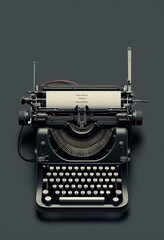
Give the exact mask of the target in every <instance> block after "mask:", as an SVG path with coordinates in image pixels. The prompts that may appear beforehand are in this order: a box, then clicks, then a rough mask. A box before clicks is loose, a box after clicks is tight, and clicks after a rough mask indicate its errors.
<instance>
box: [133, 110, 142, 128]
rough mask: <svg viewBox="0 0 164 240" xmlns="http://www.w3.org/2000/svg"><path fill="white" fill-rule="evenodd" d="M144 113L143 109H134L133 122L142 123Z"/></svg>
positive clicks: (134, 123) (135, 123)
mask: <svg viewBox="0 0 164 240" xmlns="http://www.w3.org/2000/svg"><path fill="white" fill-rule="evenodd" d="M142 122H143V114H142V111H134V112H133V113H132V123H133V125H142Z"/></svg>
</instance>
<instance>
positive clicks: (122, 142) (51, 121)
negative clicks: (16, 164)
mask: <svg viewBox="0 0 164 240" xmlns="http://www.w3.org/2000/svg"><path fill="white" fill-rule="evenodd" d="M34 85H35V81H34ZM79 90H80V91H121V107H120V108H118V109H114V108H108V109H96V110H95V109H89V108H88V106H85V107H84V108H83V109H82V108H79V107H78V106H76V107H75V108H74V109H69V110H68V109H66V110H65V109H57V108H52V109H51V108H46V106H45V95H46V92H47V91H54V92H55V91H79ZM28 93H29V94H30V97H29V98H24V97H23V98H22V99H21V102H22V104H25V103H27V104H29V105H30V106H31V107H30V110H29V111H20V112H19V124H20V125H23V126H24V125H32V126H33V127H34V128H35V129H36V149H35V155H36V176H37V182H36V209H37V210H38V212H39V213H40V214H42V215H43V216H47V217H51V216H52V217H53V218H54V217H57V218H60V217H61V218H65V217H66V218H67V217H68V218H70V217H76V218H79V216H80V218H82V217H95V216H96V217H98V218H101V217H106V216H107V217H110V216H112V217H113V213H114V216H120V215H122V213H125V212H126V210H127V209H128V205H129V201H128V162H129V160H130V147H129V138H130V130H131V127H132V125H141V124H142V112H141V111H133V110H132V107H133V106H134V105H135V104H136V103H138V102H147V101H145V100H134V99H133V97H134V93H133V91H132V90H131V48H128V84H127V85H125V86H123V87H122V86H113V85H112V86H111V85H82V86H74V85H69V86H61V85H58V86H57V85H42V86H34V90H33V91H28ZM52 112H53V113H55V114H59V116H60V113H62V114H65V113H66V115H65V116H64V115H63V117H55V116H53V115H52ZM96 112H97V113H99V114H98V116H96ZM69 113H73V117H71V116H69ZM92 113H95V115H94V116H92V117H90V115H89V114H92ZM101 113H107V115H106V117H102V116H101ZM81 115H82V117H81ZM88 120H89V121H92V122H94V123H96V124H97V125H98V126H105V125H108V126H110V127H111V128H113V129H115V141H114V144H113V146H112V149H111V150H110V151H109V152H108V153H107V154H106V155H105V156H104V157H101V158H100V159H98V160H93V159H92V160H89V159H87V160H85V161H84V160H80V159H78V160H72V161H71V160H66V159H63V158H62V157H61V156H59V155H58V154H57V153H56V152H55V151H54V149H53V148H52V146H51V143H50V140H49V134H48V131H49V130H48V129H49V128H51V127H53V126H66V125H67V124H68V122H71V121H74V122H77V124H78V125H79V126H84V124H86V123H87V121H88ZM54 163H58V164H63V163H64V164H65V165H66V164H68V165H69V164H71V165H77V166H78V165H80V164H83V165H84V164H89V165H91V164H94V163H95V164H99V163H100V164H101V165H103V164H109V165H110V164H113V165H120V166H121V176H122V180H123V181H122V193H123V201H122V203H121V204H119V205H118V206H117V205H113V204H96V205H95V204H93V205H92V204H78V205H77V204H71V205H69V204H64V205H62V204H61V205H60V204H51V205H45V204H44V203H43V202H42V201H41V195H42V179H43V176H42V166H43V165H44V164H54ZM70 213H71V215H70Z"/></svg>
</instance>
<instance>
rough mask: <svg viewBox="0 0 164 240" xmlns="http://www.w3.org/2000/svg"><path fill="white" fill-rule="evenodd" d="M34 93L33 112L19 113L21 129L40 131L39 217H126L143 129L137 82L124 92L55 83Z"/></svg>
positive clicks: (117, 88)
mask: <svg viewBox="0 0 164 240" xmlns="http://www.w3.org/2000/svg"><path fill="white" fill-rule="evenodd" d="M128 51H129V52H128V54H131V49H128ZM128 56H129V58H130V57H131V55H128ZM129 61H131V59H130V60H129ZM129 78H130V77H129ZM59 82H60V80H59ZM29 93H30V97H29V98H22V99H21V102H22V104H25V103H27V104H29V105H30V110H29V111H20V112H19V124H20V125H22V126H24V125H32V126H33V127H34V129H35V130H36V148H35V160H36V207H37V210H38V212H40V213H42V214H45V215H47V216H50V215H52V216H55V215H56V216H59V215H60V216H63V217H64V216H67V217H69V218H71V216H74V215H75V216H76V217H82V216H87V215H88V216H94V217H95V218H99V217H101V216H106V215H108V216H110V215H112V214H122V213H124V212H125V211H126V210H127V209H128V202H129V201H128V164H129V160H130V144H129V138H130V134H131V133H130V129H131V127H132V125H141V124H142V112H141V111H136V110H133V105H135V103H136V102H138V101H139V100H133V97H134V94H133V92H132V91H131V81H130V80H129V81H128V84H127V85H126V86H123V87H122V86H109V85H105V86H104V85H82V86H77V85H73V84H70V85H65V86H63V85H61V84H60V85H58V84H55V82H52V83H51V84H49V83H48V84H45V85H42V86H36V87H35V89H34V91H31V92H29ZM61 94H62V96H61ZM110 101H111V102H112V103H110ZM61 102H62V103H61ZM96 105H98V107H96Z"/></svg>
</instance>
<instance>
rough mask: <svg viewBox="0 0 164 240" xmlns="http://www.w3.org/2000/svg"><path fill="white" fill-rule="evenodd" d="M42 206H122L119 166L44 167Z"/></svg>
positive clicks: (48, 165)
mask: <svg viewBox="0 0 164 240" xmlns="http://www.w3.org/2000/svg"><path fill="white" fill-rule="evenodd" d="M42 202H43V203H44V204H46V205H51V204H75V203H76V204H85V203H86V204H94V203H95V204H97V203H98V204H101V203H102V204H113V205H119V204H120V203H121V202H122V179H121V167H120V166H119V165H114V164H113V165H109V164H108V165H98V164H97V165H96V164H95V165H86V166H85V165H70V164H69V165H62V164H58V165H56V164H47V165H43V179H42Z"/></svg>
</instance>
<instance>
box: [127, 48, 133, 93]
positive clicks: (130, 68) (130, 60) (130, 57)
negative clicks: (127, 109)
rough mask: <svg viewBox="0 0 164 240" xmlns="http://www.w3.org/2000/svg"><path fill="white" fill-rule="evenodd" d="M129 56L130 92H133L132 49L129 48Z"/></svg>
mask: <svg viewBox="0 0 164 240" xmlns="http://www.w3.org/2000/svg"><path fill="white" fill-rule="evenodd" d="M127 55H128V91H131V83H132V48H131V47H128V49H127Z"/></svg>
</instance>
